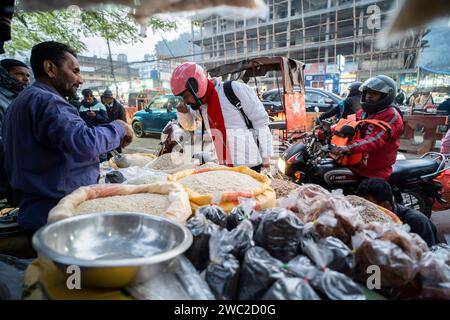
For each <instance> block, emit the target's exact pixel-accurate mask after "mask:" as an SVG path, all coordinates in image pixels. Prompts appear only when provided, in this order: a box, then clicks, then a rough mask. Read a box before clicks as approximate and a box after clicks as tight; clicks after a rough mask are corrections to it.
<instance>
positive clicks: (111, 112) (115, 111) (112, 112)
mask: <svg viewBox="0 0 450 320" xmlns="http://www.w3.org/2000/svg"><path fill="white" fill-rule="evenodd" d="M106 111H107V113H108V118H109V121H114V120H123V121H125V122H127V119H126V116H125V108H124V107H123V106H122V105H121V104H120V103H119V102H118V101H117V100H116V99H114V102H113V104H112V106H111V107H109V106H106Z"/></svg>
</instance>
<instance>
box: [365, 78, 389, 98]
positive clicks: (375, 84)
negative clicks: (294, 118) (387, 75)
mask: <svg viewBox="0 0 450 320" xmlns="http://www.w3.org/2000/svg"><path fill="white" fill-rule="evenodd" d="M364 90H373V91H378V92H382V93H386V94H387V93H389V91H390V90H392V87H390V86H389V85H388V84H387V83H386V82H384V81H383V80H380V79H378V78H370V79H368V80H366V81H365V82H364V83H363V84H362V85H361V87H360V88H359V91H361V92H362V91H364Z"/></svg>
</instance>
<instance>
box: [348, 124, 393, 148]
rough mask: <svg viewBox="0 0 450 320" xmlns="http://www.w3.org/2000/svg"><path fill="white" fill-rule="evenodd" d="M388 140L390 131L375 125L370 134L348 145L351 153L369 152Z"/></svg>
mask: <svg viewBox="0 0 450 320" xmlns="http://www.w3.org/2000/svg"><path fill="white" fill-rule="evenodd" d="M387 140H388V133H387V132H386V131H385V130H383V129H381V128H379V127H375V128H374V130H373V132H372V134H371V135H370V136H367V137H365V138H364V139H359V140H354V141H352V143H351V144H350V145H348V146H347V147H348V148H349V151H350V152H351V153H367V152H371V151H373V150H376V149H379V148H381V147H382V146H383V145H384V144H385V143H386V142H387Z"/></svg>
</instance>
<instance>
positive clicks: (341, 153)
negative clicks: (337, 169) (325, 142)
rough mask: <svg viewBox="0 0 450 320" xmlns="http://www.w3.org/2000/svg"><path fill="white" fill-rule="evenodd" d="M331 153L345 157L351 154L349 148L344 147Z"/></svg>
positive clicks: (337, 148) (334, 149)
mask: <svg viewBox="0 0 450 320" xmlns="http://www.w3.org/2000/svg"><path fill="white" fill-rule="evenodd" d="M330 153H332V154H335V155H337V156H343V155H346V154H349V153H350V151H349V149H348V147H345V146H342V147H334V148H333V149H332V150H331V151H330Z"/></svg>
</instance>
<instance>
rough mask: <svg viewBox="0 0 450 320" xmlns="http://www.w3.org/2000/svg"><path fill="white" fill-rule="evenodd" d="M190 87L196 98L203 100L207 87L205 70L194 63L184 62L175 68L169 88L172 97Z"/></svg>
mask: <svg viewBox="0 0 450 320" xmlns="http://www.w3.org/2000/svg"><path fill="white" fill-rule="evenodd" d="M188 81H189V84H190V85H191V87H192V89H193V90H194V92H195V93H196V94H197V97H199V98H203V97H204V96H205V94H206V88H207V87H208V78H207V76H206V72H205V70H203V68H202V67H200V66H199V65H198V64H196V63H194V62H185V63H183V64H181V65H179V66H178V67H176V68H175V70H173V72H172V78H171V79H170V86H171V88H172V92H173V94H174V95H176V96H177V95H180V94H181V93H182V92H184V91H186V90H187V89H188V88H189V84H188Z"/></svg>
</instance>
